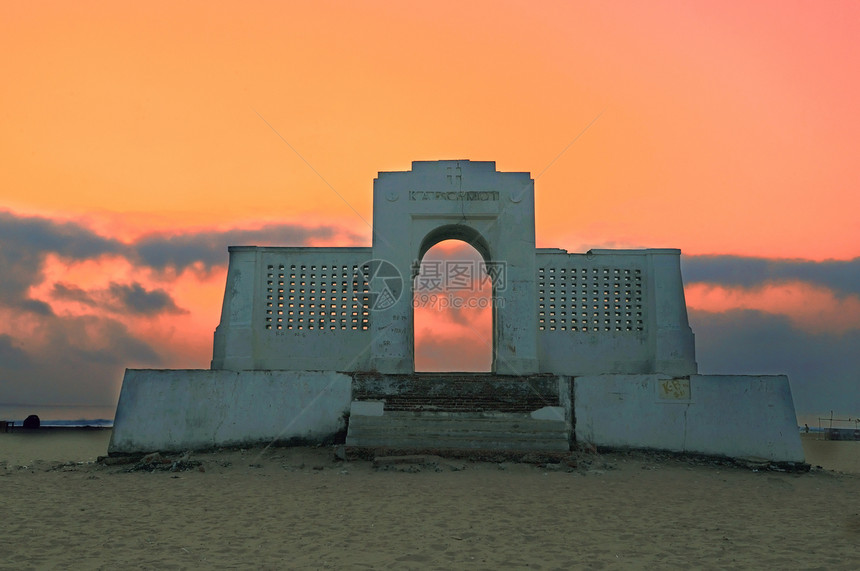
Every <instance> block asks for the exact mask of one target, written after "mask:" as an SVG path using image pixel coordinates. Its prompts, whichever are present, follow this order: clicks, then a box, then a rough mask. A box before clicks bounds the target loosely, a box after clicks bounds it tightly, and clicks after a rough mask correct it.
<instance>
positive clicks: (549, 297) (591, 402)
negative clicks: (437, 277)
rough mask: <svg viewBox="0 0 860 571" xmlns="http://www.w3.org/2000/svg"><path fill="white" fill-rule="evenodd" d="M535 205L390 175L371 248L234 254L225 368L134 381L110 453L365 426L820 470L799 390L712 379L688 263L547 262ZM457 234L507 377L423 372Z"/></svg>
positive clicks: (218, 353)
mask: <svg viewBox="0 0 860 571" xmlns="http://www.w3.org/2000/svg"><path fill="white" fill-rule="evenodd" d="M534 200H535V197H534V181H533V180H532V179H531V177H530V175H529V174H528V173H502V172H498V171H496V169H495V163H492V162H471V161H466V160H455V161H433V162H423V161H422V162H415V163H413V165H412V170H411V171H408V172H386V173H380V175H379V177H378V178H377V179H376V181H375V183H374V194H373V208H374V211H373V226H374V230H373V245H372V247H371V248H308V247H301V248H260V247H254V246H242V247H231V248H230V250H229V252H230V261H229V269H228V274H227V284H226V288H225V294H224V304H223V307H222V311H221V321H220V323H219V325H218V327H217V329H216V331H215V343H214V351H213V358H212V365H211V369H210V370H207V371H190V370H181V371H151V370H129V371H127V372H126V376H125V379H124V381H123V388H122V392H121V395H120V401H119V404H118V407H117V415H116V419H115V425H114V435H113V439H112V441H111V447H110V450H111V452H114V453H122V452H132V451H135V452H137V451H149V450H154V449H160V450H165V449H185V448H200V447H212V446H223V445H231V444H249V443H253V442H262V441H265V442H269V441H272V440H277V441H282V442H287V443H288V442H304V441H321V440H323V441H324V440H326V439H330V438H333V437H335V435H336V434H337V433H338V432H343V431H344V429H345V428H346V425H347V422H348V434H347V436H346V442H347V444H348V445H353V446H393V447H402V448H410V447H412V448H422V447H423V448H446V447H451V448H507V449H542V450H562V449H567V448H568V447H569V446H570V444H571V442H573V441H583V442H588V443H589V444H593V445H596V446H604V447H634V448H656V449H665V450H674V451H681V452H691V453H702V454H714V455H726V456H756V457H763V458H767V459H770V460H774V461H785V462H802V461H803V452H802V449H801V446H800V439H799V435H798V432H797V429H796V420H795V413H794V406H793V403H792V398H791V391H790V387H789V383H788V379H787V378H786V377H785V376H709V375H699V374H697V366H696V361H695V346H694V337H693V333H692V331H691V330H690V327H689V324H688V321H687V311H686V304H685V301H684V290H683V283H682V280H681V272H680V251H679V250H674V249H646V250H591V251H589V252H587V253H584V254H569V253H568V252H566V251H564V250H560V249H536V248H535V227H534ZM450 239H456V240H462V241H464V242H467V243H469V244H470V245H472V246H473V247H474V248H475V249H476V250H477V251H478V252H479V254H480V255H481V258H482V259H483V266H484V269H486V271H487V273H488V274H489V275H490V277H491V279H492V290H493V291H492V298H493V299H494V303H493V315H492V317H493V340H492V342H493V358H492V372H491V373H489V374H478V373H473V374H466V373H463V374H433V373H420V374H416V373H415V372H414V340H413V287H414V278H415V277H416V276H417V275H418V269H419V267H420V264H421V260H422V259H423V257H424V255H425V254H426V253H427V251H428V250H429V249H430V248H431V247H433V246H434V245H435V244H437V243H439V242H441V241H443V240H450ZM347 419H348V420H347Z"/></svg>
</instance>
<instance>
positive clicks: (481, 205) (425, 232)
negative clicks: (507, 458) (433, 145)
mask: <svg viewBox="0 0 860 571" xmlns="http://www.w3.org/2000/svg"><path fill="white" fill-rule="evenodd" d="M373 222H374V228H373V258H374V259H377V260H384V261H385V262H388V263H389V264H391V265H392V266H393V267H395V268H397V269H398V271H399V272H400V275H401V276H403V279H404V282H405V281H407V280H410V279H411V278H412V277H413V276H414V275H415V273H414V272H416V271H417V267H416V260H421V259H422V258H423V256H424V254H425V253H426V252H427V250H429V249H430V248H431V247H432V246H433V245H434V244H436V243H438V242H440V241H442V240H445V239H457V240H463V241H464V242H466V243H468V244H471V245H472V246H473V247H474V248H475V249H476V250H478V252H479V253H480V254H481V256H482V257H483V258H484V260H485V262H487V263H492V264H497V266H496V268H497V270H498V272H500V273H501V277H500V279H501V281H500V282H498V283H499V286H498V287H496V288H494V300H495V301H496V307H495V309H494V318H493V347H494V350H493V366H492V368H493V371H494V372H496V373H499V374H511V375H525V374H530V373H536V372H538V359H537V306H536V301H535V300H536V290H535V242H534V181H532V179H531V177H530V176H529V174H528V173H501V172H497V171H496V169H495V163H490V162H470V161H462V160H461V161H433V162H415V163H413V164H412V170H411V171H409V172H394V173H380V175H379V178H377V179H376V181H375V182H374V192H373ZM371 288H372V289H377V287H376V286H375V285H374V284H371ZM379 289H381V287H380V288H379ZM404 289H405V290H406V291H411V288H410V287H406V288H404ZM413 317H414V316H413V312H412V299H411V297H410V296H409V295H402V296H401V298H400V299H398V300H397V301H396V302H394V303H392V304H391V305H390V306H388V307H387V308H386V309H385V311H378V312H375V313H374V314H373V315H372V317H371V319H370V324H371V325H370V328H371V348H370V352H371V358H370V362H371V367H372V368H373V369H375V370H377V371H379V372H381V373H412V372H413V371H414V338H413V335H414V333H413V325H414V324H413Z"/></svg>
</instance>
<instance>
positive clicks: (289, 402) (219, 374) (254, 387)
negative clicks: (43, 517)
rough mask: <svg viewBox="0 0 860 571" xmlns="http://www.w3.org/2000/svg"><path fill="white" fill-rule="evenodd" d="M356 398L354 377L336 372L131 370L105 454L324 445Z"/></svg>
mask: <svg viewBox="0 0 860 571" xmlns="http://www.w3.org/2000/svg"><path fill="white" fill-rule="evenodd" d="M351 401H352V378H351V377H350V376H349V375H344V374H342V373H336V372H329V371H304V372H294V371H225V370H181V369H179V370H151V369H143V370H140V369H129V370H126V372H125V377H124V379H123V383H122V390H121V392H120V397H119V403H118V404H117V411H116V417H115V419H114V428H113V435H112V437H111V442H110V445H109V447H108V452H109V453H112V454H114V453H117V454H118V453H132V452H152V451H155V450H161V451H170V450H174V451H176V450H189V449H201V448H210V447H217V446H235V445H245V444H254V443H263V442H265V443H268V442H272V441H285V440H289V439H291V438H302V439H307V440H311V441H313V440H324V439H326V438H328V437H330V436H332V435H333V434H334V433H336V432H337V431H339V430H343V428H344V419H343V414H344V412H346V411H349V405H350V402H351Z"/></svg>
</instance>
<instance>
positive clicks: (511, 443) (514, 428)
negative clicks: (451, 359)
mask: <svg viewBox="0 0 860 571" xmlns="http://www.w3.org/2000/svg"><path fill="white" fill-rule="evenodd" d="M346 445H347V446H353V447H364V448H397V449H410V448H413V449H422V450H424V449H445V448H448V449H458V450H463V449H468V450H534V451H553V452H564V451H567V450H569V449H570V445H569V442H568V431H567V427H566V424H565V422H564V418H563V417H562V418H561V419H555V420H550V419H536V418H532V417H531V415H529V414H525V413H492V414H487V413H448V412H385V413H384V414H383V415H381V416H369V415H362V414H356V415H351V416H350V418H349V430H348V432H347V436H346Z"/></svg>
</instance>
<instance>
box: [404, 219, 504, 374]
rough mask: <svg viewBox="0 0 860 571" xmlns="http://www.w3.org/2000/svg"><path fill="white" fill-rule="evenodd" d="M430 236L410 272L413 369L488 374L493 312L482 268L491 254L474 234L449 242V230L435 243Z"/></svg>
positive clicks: (490, 285) (490, 358)
mask: <svg viewBox="0 0 860 571" xmlns="http://www.w3.org/2000/svg"><path fill="white" fill-rule="evenodd" d="M473 232H474V231H473ZM433 234H434V233H431V234H430V235H428V237H427V238H425V240H424V243H423V244H422V246H421V251H420V252H419V254H420V257H419V260H418V263H417V264H416V266H417V267H416V268H414V269H413V273H414V277H413V283H412V308H413V342H414V346H413V354H414V370H415V371H416V372H482V373H485V372H489V371H492V370H493V354H494V352H493V343H494V338H493V326H494V319H495V311H494V307H493V284H492V281H491V280H490V278H489V275H488V273H487V268H486V262H487V261H488V259H489V250H488V249H487V248H486V244H485V243H483V240H482V239H480V235H479V234H477V233H476V232H475V233H474V234H473V235H468V233H459V234H455V237H453V238H452V237H451V233H450V232H448V233H444V236H445V237H444V238H441V239H435V240H434V236H433ZM436 234H437V236H439V235H442V233H439V232H438V231H437V233H436ZM465 238H468V241H467V240H466V239H465ZM481 250H483V252H482V251H481Z"/></svg>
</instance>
